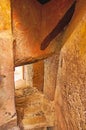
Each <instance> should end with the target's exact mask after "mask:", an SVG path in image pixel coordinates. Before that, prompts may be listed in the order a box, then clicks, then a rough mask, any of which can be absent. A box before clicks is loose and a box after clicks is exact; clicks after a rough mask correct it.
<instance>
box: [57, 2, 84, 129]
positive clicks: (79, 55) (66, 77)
mask: <svg viewBox="0 0 86 130" xmlns="http://www.w3.org/2000/svg"><path fill="white" fill-rule="evenodd" d="M85 5H86V1H83V2H82V1H81V0H80V1H77V6H76V11H75V14H74V16H73V19H72V21H71V23H70V25H69V27H68V29H67V32H66V33H65V35H64V39H63V42H64V43H65V44H64V46H63V48H62V50H61V53H60V62H59V69H58V75H57V86H56V95H55V103H56V104H55V105H56V111H57V126H58V130H85V129H86V6H85Z"/></svg>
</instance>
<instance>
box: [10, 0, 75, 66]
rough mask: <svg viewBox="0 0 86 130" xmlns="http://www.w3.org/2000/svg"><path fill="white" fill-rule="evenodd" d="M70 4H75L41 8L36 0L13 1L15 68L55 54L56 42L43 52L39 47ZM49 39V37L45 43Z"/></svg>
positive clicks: (69, 1) (69, 0)
mask: <svg viewBox="0 0 86 130" xmlns="http://www.w3.org/2000/svg"><path fill="white" fill-rule="evenodd" d="M73 2H74V0H62V1H60V0H55V1H54V0H52V1H50V2H48V3H47V4H45V5H41V4H40V3H39V2H38V1H37V0H33V1H32V0H29V1H28V0H25V1H23V0H21V1H17V0H13V1H12V8H13V9H12V17H13V20H12V21H13V25H12V26H13V36H14V39H15V66H18V65H23V64H26V63H31V62H34V61H37V60H40V59H44V58H45V57H48V56H49V55H50V54H52V53H54V52H55V49H56V48H57V47H58V44H57V43H56V42H52V43H51V44H50V46H49V47H48V48H47V49H45V50H44V51H42V50H41V43H42V42H43V41H44V40H45V38H46V37H47V36H48V35H49V34H50V32H51V31H52V30H53V29H54V28H55V27H56V25H57V24H58V22H59V21H60V19H61V18H62V17H63V16H64V14H65V13H66V11H67V10H68V9H69V8H70V6H71V5H72V3H73ZM59 7H60V8H59ZM49 39H50V37H49V38H48V41H49ZM53 39H54V38H53ZM53 39H52V40H53ZM52 40H51V41H52ZM51 41H49V42H51ZM22 52H23V53H22Z"/></svg>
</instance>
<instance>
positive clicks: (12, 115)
mask: <svg viewBox="0 0 86 130" xmlns="http://www.w3.org/2000/svg"><path fill="white" fill-rule="evenodd" d="M10 17H11V8H10V2H9V1H7V0H2V1H0V130H4V129H5V130H8V129H11V128H12V127H14V126H16V125H17V118H16V110H15V102H14V56H13V40H12V35H11V18H10Z"/></svg>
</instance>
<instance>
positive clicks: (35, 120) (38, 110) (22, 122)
mask: <svg viewBox="0 0 86 130" xmlns="http://www.w3.org/2000/svg"><path fill="white" fill-rule="evenodd" d="M15 97H16V109H17V116H18V124H19V126H20V128H21V129H24V130H35V129H36V128H42V127H43V128H44V127H52V126H54V125H55V124H54V122H55V110H54V105H53V102H51V101H49V100H48V99H47V98H46V97H45V96H44V94H43V93H41V92H39V91H38V90H37V89H36V88H34V87H30V86H27V85H26V82H25V81H24V80H20V81H17V82H16V85H15Z"/></svg>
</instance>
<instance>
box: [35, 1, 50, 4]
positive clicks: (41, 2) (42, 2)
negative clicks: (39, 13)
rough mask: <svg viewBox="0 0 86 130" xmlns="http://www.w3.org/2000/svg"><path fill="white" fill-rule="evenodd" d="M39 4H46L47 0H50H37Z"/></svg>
mask: <svg viewBox="0 0 86 130" xmlns="http://www.w3.org/2000/svg"><path fill="white" fill-rule="evenodd" d="M37 1H38V2H39V3H40V4H46V3H47V2H49V1H50V0H37Z"/></svg>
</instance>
